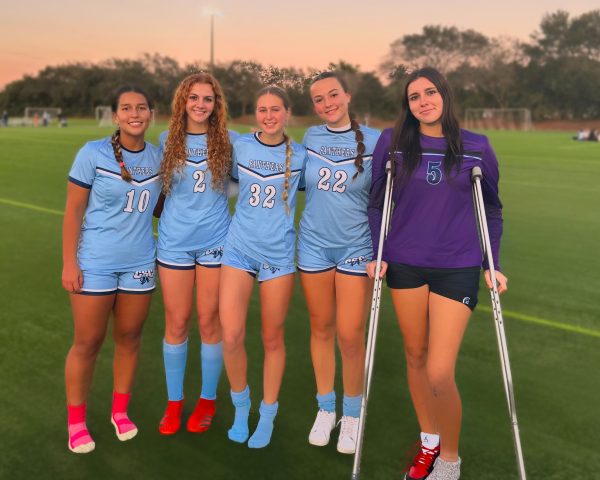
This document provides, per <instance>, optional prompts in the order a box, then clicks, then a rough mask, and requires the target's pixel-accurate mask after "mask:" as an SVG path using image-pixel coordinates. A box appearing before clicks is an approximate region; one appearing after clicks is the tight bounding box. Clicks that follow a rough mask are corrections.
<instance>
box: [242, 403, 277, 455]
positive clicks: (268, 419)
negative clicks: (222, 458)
mask: <svg viewBox="0 0 600 480" xmlns="http://www.w3.org/2000/svg"><path fill="white" fill-rule="evenodd" d="M278 407H279V402H275V403H270V404H268V403H265V402H264V400H263V401H262V402H260V409H259V412H260V420H259V421H258V425H257V426H256V430H255V431H254V433H253V434H252V436H251V437H250V440H248V446H249V447H250V448H264V447H266V446H267V445H268V444H269V442H270V441H271V435H272V434H273V421H274V420H275V416H276V415H277V408H278Z"/></svg>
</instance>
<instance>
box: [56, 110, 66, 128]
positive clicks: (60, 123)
mask: <svg viewBox="0 0 600 480" xmlns="http://www.w3.org/2000/svg"><path fill="white" fill-rule="evenodd" d="M58 126H59V127H60V128H64V127H66V126H68V123H67V116H66V115H65V114H64V113H61V114H60V115H59V116H58Z"/></svg>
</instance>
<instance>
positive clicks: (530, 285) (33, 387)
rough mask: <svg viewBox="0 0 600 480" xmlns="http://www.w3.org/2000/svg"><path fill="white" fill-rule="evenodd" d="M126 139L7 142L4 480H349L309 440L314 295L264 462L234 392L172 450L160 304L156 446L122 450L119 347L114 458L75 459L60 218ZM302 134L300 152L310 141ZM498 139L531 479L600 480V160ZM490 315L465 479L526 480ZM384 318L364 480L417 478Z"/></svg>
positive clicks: (153, 371)
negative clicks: (97, 154) (77, 170)
mask: <svg viewBox="0 0 600 480" xmlns="http://www.w3.org/2000/svg"><path fill="white" fill-rule="evenodd" d="M164 127H165V126H164V125H156V126H155V127H153V128H152V129H151V131H150V132H149V140H150V141H156V140H157V138H158V133H159V132H160V131H161V130H162V129H164ZM236 128H237V127H236ZM246 130H247V129H246ZM109 132H110V130H108V129H100V128H97V127H95V126H94V125H93V124H91V123H89V122H88V123H78V122H72V124H71V125H70V126H69V127H68V128H66V129H58V128H48V129H43V128H38V129H33V128H8V129H0V144H1V145H2V149H1V150H0V225H1V226H2V230H1V231H2V235H1V237H0V265H1V266H2V268H1V270H0V291H2V292H3V298H4V302H3V308H2V310H1V311H0V325H1V328H0V341H1V342H2V345H3V348H2V349H0V363H1V365H2V370H1V373H0V384H1V385H2V393H1V394H0V412H2V413H1V414H0V415H1V419H2V429H3V432H2V433H3V441H2V447H3V448H2V456H1V457H0V477H2V478H13V479H21V478H23V479H28V478H38V479H45V478H48V479H57V478H61V479H63V478H64V479H70V478H86V479H96V478H98V479H107V478H111V479H113V478H148V479H154V478H161V479H163V478H167V479H169V478H187V477H194V476H202V477H204V478H215V479H239V478H257V479H297V478H298V479H299V478H315V479H320V478H323V479H339V478H349V475H350V472H351V469H352V457H349V456H342V455H340V454H338V453H337V452H336V451H335V442H332V443H331V445H329V446H328V447H325V448H315V447H311V446H310V445H308V443H307V440H306V439H307V435H308V430H309V428H310V426H311V424H312V420H313V418H314V413H315V401H314V394H315V387H314V377H313V373H312V367H311V363H310V357H309V348H308V340H309V327H308V317H307V311H306V306H305V303H304V299H303V298H302V295H301V292H300V288H299V285H297V286H296V291H295V295H294V298H293V300H292V305H291V308H290V312H289V316H288V320H287V333H286V338H287V345H288V367H287V370H286V374H285V378H284V384H283V388H282V392H281V398H280V404H281V408H280V414H279V416H278V419H277V425H276V429H275V434H274V438H273V442H272V444H271V445H270V446H269V447H268V448H267V449H264V450H262V451H251V450H250V449H248V448H246V447H245V446H239V445H235V444H233V443H232V442H230V441H229V440H227V437H226V431H227V428H228V427H229V424H230V421H231V419H232V417H233V411H232V407H231V406H230V402H229V399H228V386H227V382H226V380H225V379H223V381H222V382H221V384H220V388H219V397H220V402H219V413H218V415H217V417H216V418H215V423H214V426H213V428H212V429H211V430H210V431H209V432H208V433H206V434H204V435H201V436H195V435H192V434H188V433H187V432H181V433H179V434H177V435H175V436H173V437H170V438H165V437H161V436H160V435H159V434H158V432H157V425H158V420H159V419H160V417H161V415H162V411H163V408H164V405H165V400H166V398H165V397H166V394H165V386H164V379H163V366H162V354H161V339H162V335H163V321H164V320H163V307H162V301H161V298H160V293H159V292H157V293H156V294H155V296H154V300H153V305H152V309H151V313H150V316H149V318H148V320H147V323H146V327H145V333H144V341H143V347H142V352H141V361H140V367H139V372H138V376H137V380H136V386H135V389H134V396H133V400H132V405H131V414H132V417H133V418H134V420H135V421H136V422H137V423H138V426H139V428H140V434H139V435H138V437H137V438H136V439H135V440H133V441H131V442H127V443H124V444H121V443H120V442H118V440H117V439H116V438H115V436H114V433H113V430H112V426H111V425H110V423H109V411H110V396H111V390H112V381H111V356H112V345H111V342H110V341H107V342H106V344H105V345H104V347H103V351H102V352H101V354H100V356H99V360H98V364H97V367H96V373H95V378H94V384H93V387H92V391H91V394H90V402H89V414H88V417H89V425H90V427H91V429H92V433H93V434H94V437H95V440H96V444H97V449H96V451H95V452H94V453H92V454H90V455H85V456H77V455H73V454H71V453H70V452H69V451H68V450H67V448H66V442H67V438H66V428H65V423H66V420H65V416H66V415H65V413H66V412H65V405H64V386H63V365H64V359H65V355H66V352H67V350H68V348H69V345H70V342H71V338H72V321H71V314H70V307H69V304H68V298H67V295H66V294H65V292H64V291H62V289H61V285H60V273H61V258H60V251H61V220H62V219H61V214H60V212H62V210H63V208H64V200H65V187H66V175H67V172H68V169H69V167H70V165H71V162H72V160H73V158H74V155H75V153H76V151H77V150H78V149H79V148H80V146H81V145H83V143H84V142H86V141H87V140H90V139H93V138H99V137H102V136H105V135H108V134H109ZM291 133H292V134H293V136H294V137H295V138H296V139H297V140H300V139H301V136H302V130H301V129H295V130H293V131H292V132H291ZM488 134H489V136H490V138H491V141H492V144H493V145H494V147H495V149H496V152H497V154H498V157H499V159H500V163H501V185H500V188H501V197H502V200H503V202H504V204H505V210H504V217H505V234H504V237H503V245H502V263H503V270H504V271H505V272H506V273H507V274H508V276H509V278H510V284H509V286H510V290H509V292H508V294H507V295H505V296H504V298H503V307H504V309H505V310H506V329H507V335H508V343H509V349H510V358H511V363H512V368H513V377H514V384H515V393H516V399H517V409H518V414H519V421H520V427H521V435H522V440H523V448H524V452H525V460H526V465H527V470H528V474H529V478H532V479H542V478H543V479H546V480H553V479H559V478H560V479H562V478H564V477H565V476H566V475H568V476H571V477H573V478H575V477H584V478H592V477H593V476H594V475H596V474H597V473H594V472H598V471H600V455H598V453H597V451H596V445H597V440H598V433H597V425H598V424H599V422H600V413H598V409H597V408H596V407H594V405H596V406H597V405H598V402H599V401H600V382H599V380H598V378H599V377H598V374H597V372H596V367H597V366H598V365H600V348H599V347H600V338H599V337H598V335H599V334H600V327H599V320H600V315H599V313H598V311H599V309H598V305H600V276H599V275H598V267H599V263H600V261H599V260H598V253H597V249H598V239H599V238H600V215H598V199H599V198H600V196H599V194H600V187H599V183H598V180H597V179H598V177H600V144H591V143H589V144H588V143H576V142H573V141H572V140H571V139H570V136H569V135H568V134H562V133H546V132H530V133H516V132H488ZM300 204H301V202H300ZM31 207H41V208H40V209H33V208H31ZM480 297H481V299H482V308H478V309H477V310H476V311H475V313H474V315H473V317H472V322H471V325H470V326H469V329H468V331H467V334H466V336H465V339H464V343H463V347H462V351H461V356H460V359H459V364H458V369H457V379H458V383H459V387H460V389H461V394H462V397H463V402H464V418H463V432H462V437H461V455H462V457H463V459H464V468H463V476H462V478H464V479H466V480H468V479H478V480H485V479H507V478H516V477H517V473H516V467H515V460H514V452H513V446H512V438H511V430H510V425H509V421H508V415H507V408H506V401H505V396H504V391H503V387H502V380H501V375H500V367H499V360H498V352H497V347H496V340H495V334H494V327H493V324H492V320H491V314H490V313H489V309H487V310H486V306H489V300H488V298H487V295H486V293H485V291H484V290H482V291H481V294H480ZM382 308H383V310H382V318H381V322H380V324H381V330H380V337H379V338H380V339H379V343H378V347H377V358H376V364H375V377H374V382H373V387H372V394H371V401H370V404H369V419H368V424H367V432H366V439H365V450H364V455H363V464H362V477H363V478H365V479H388V478H401V476H400V471H401V469H402V468H403V466H404V460H403V458H404V456H405V454H406V452H408V451H409V450H410V448H411V445H412V443H413V442H414V440H416V438H417V435H418V426H417V423H416V419H415V416H414V413H413V411H412V407H411V404H410V399H409V395H408V392H407V389H406V379H405V373H404V368H405V366H404V359H403V353H402V341H401V337H400V334H399V331H398V328H397V325H396V323H395V319H394V316H393V312H392V309H391V303H390V299H389V295H388V292H387V291H386V292H384V298H383V306H382ZM257 319H258V304H257V301H256V298H253V301H252V304H251V309H250V313H249V321H248V338H247V344H248V351H249V356H250V358H249V366H250V368H249V382H250V385H251V387H252V390H253V402H254V403H253V405H254V406H253V412H252V414H251V424H254V423H255V422H256V420H257V406H258V403H259V401H260V396H261V395H260V392H261V368H260V365H261V361H262V349H261V343H260V335H259V328H258V324H257ZM540 322H541V323H540ZM569 329H570V330H569ZM578 329H579V330H578ZM579 332H583V333H579ZM586 332H587V333H586ZM109 335H110V332H109ZM192 338H193V341H192V342H191V351H190V354H189V362H188V371H187V377H186V387H185V391H186V394H187V397H188V398H190V399H192V398H194V397H195V396H196V395H197V394H198V391H199V375H200V372H199V365H198V363H199V362H198V358H199V354H198V343H199V342H198V340H197V336H192ZM338 380H339V379H338ZM338 392H341V389H340V388H338ZM191 403H193V402H191V401H190V402H189V403H188V405H187V407H186V410H187V412H188V413H189V410H190V409H191V407H192V405H191ZM590 472H592V473H590Z"/></svg>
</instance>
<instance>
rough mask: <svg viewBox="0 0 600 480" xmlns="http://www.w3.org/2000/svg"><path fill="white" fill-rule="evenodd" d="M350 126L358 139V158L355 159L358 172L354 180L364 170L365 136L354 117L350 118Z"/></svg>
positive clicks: (353, 177)
mask: <svg viewBox="0 0 600 480" xmlns="http://www.w3.org/2000/svg"><path fill="white" fill-rule="evenodd" d="M350 128H351V129H352V130H354V134H355V136H354V139H355V140H356V158H355V159H354V165H355V166H356V173H355V174H354V175H353V176H352V180H356V177H358V174H359V173H362V172H364V170H365V168H364V167H363V154H364V153H365V144H364V143H363V142H364V140H365V136H364V135H363V132H362V131H361V130H360V125H359V124H358V122H357V121H356V120H355V119H354V118H352V117H351V118H350Z"/></svg>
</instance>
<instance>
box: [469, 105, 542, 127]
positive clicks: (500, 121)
mask: <svg viewBox="0 0 600 480" xmlns="http://www.w3.org/2000/svg"><path fill="white" fill-rule="evenodd" d="M464 127H465V128H468V129H472V130H532V128H533V125H532V123H531V110H529V109H528V108H467V109H466V110H465V121H464Z"/></svg>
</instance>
